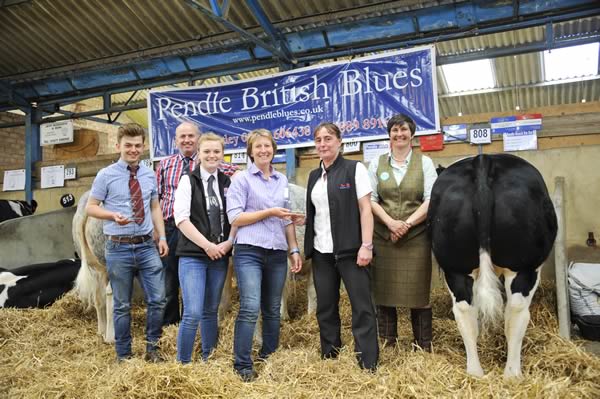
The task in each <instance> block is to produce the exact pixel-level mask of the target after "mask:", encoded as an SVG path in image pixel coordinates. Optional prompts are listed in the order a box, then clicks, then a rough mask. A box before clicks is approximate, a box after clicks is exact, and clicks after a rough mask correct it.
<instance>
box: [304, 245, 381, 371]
mask: <svg viewBox="0 0 600 399" xmlns="http://www.w3.org/2000/svg"><path fill="white" fill-rule="evenodd" d="M312 259H313V261H312V264H313V278H314V282H315V290H316V291H317V321H318V322H319V330H320V331H319V333H320V338H321V355H322V356H323V357H324V358H328V357H336V356H337V353H338V351H339V348H340V347H341V346H342V338H341V322H340V311H339V301H340V281H341V280H343V281H344V286H345V287H346V291H347V292H348V297H349V298H350V305H351V307H352V335H353V336H354V351H355V352H356V357H357V359H358V363H359V365H360V366H361V367H363V368H367V369H374V368H375V367H376V366H377V361H378V359H379V344H378V342H377V321H376V318H375V308H374V306H373V303H372V301H371V290H370V280H371V277H370V274H369V268H368V267H359V266H358V265H357V264H356V258H354V257H352V258H344V259H338V260H337V261H336V259H335V257H334V255H333V254H322V253H320V252H319V251H316V250H315V251H314V254H313V258H312Z"/></svg>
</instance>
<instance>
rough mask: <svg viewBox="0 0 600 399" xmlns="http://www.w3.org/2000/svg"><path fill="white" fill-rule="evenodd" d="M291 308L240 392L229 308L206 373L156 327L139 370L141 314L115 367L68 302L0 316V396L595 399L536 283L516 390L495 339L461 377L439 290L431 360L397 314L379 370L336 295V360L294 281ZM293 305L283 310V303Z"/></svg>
mask: <svg viewBox="0 0 600 399" xmlns="http://www.w3.org/2000/svg"><path fill="white" fill-rule="evenodd" d="M296 284H298V286H297V287H296V291H295V292H296V297H295V299H298V303H296V304H295V305H294V306H293V307H292V311H291V317H292V320H291V321H290V322H287V323H284V324H283V325H282V332H281V347H280V349H279V350H278V351H277V352H276V353H275V354H273V356H272V357H271V358H270V359H269V360H268V361H267V362H266V363H264V364H259V365H257V370H258V372H259V374H260V375H259V378H258V380H257V381H255V382H253V383H249V384H245V383H242V382H241V380H240V379H239V378H238V377H237V376H236V375H235V373H234V372H233V370H232V347H233V329H234V323H235V315H236V314H237V306H238V305H237V301H235V302H234V309H233V310H232V312H230V313H229V314H227V315H226V318H225V320H224V322H223V323H222V324H221V339H220V342H219V347H218V349H217V351H216V352H215V353H214V354H213V355H212V357H211V358H210V360H209V361H208V362H206V363H204V362H202V361H199V356H196V359H195V362H193V363H192V364H191V365H186V366H182V365H179V364H177V363H176V362H175V354H176V336H177V327H175V326H171V327H168V328H166V329H165V332H164V335H163V338H162V339H161V351H162V353H163V355H164V356H165V358H166V359H167V360H168V361H167V362H166V363H162V364H148V363H145V362H144V361H143V360H142V356H143V351H144V342H143V339H144V331H143V330H144V326H145V316H144V311H143V308H136V309H135V310H134V312H133V323H132V333H133V337H134V347H133V351H134V355H135V359H133V360H131V361H128V362H125V363H122V364H117V363H115V352H114V348H113V347H112V346H110V345H106V344H104V343H102V342H101V340H100V339H99V338H98V337H97V335H96V318H95V314H94V312H91V311H90V312H86V311H84V310H83V308H82V306H81V304H80V302H79V301H78V300H77V299H76V298H75V296H74V295H73V294H67V295H66V296H65V297H63V298H62V299H61V300H59V301H58V302H56V303H55V304H54V305H53V306H52V307H50V308H48V309H35V310H14V309H2V310H0V319H1V320H2V323H1V324H0V348H1V351H2V352H1V353H2V355H0V373H1V375H2V378H1V379H0V397H10V398H37V397H45V398H48V397H49V398H54V397H59V398H114V397H119V398H198V397H226V398H230V397H244V398H261V399H264V398H275V397H277V398H279V397H294V398H312V397H338V398H341V397H344V398H346V397H350V398H352V397H361V398H364V397H380V398H407V397H408V398H411V397H414V398H425V397H427V398H431V397H436V398H437V397H477V398H479V397H492V398H496V397H497V398H504V397H515V396H518V397H561V398H562V397H567V398H568V397H577V398H597V397H600V359H599V358H598V357H595V356H594V355H591V354H589V353H586V352H584V351H583V350H582V349H581V347H580V344H581V342H577V341H575V342H569V341H565V340H563V339H562V338H560V337H559V336H558V326H557V321H556V318H555V315H554V309H555V306H556V305H555V299H554V298H555V294H554V290H553V289H552V287H551V286H548V285H542V286H541V287H540V288H539V290H538V292H537V294H536V296H535V298H534V302H533V304H532V306H531V314H532V321H531V324H530V326H529V328H528V331H527V335H526V337H525V340H524V342H523V372H524V374H525V377H524V378H523V379H522V380H516V381H504V380H503V378H502V373H503V368H504V362H505V357H506V353H505V347H506V343H505V340H504V337H503V335H502V332H501V331H499V332H494V333H492V334H488V335H487V336H486V337H484V338H483V339H482V340H481V343H480V346H479V348H480V354H481V362H482V365H483V367H484V369H485V370H486V371H487V372H488V374H486V376H484V377H483V378H481V379H476V378H472V377H470V376H468V375H467V374H466V372H465V362H466V359H465V353H464V348H463V344H462V339H461V338H460V335H459V333H458V330H457V328H456V323H455V322H454V320H452V312H451V301H450V298H449V295H448V294H447V292H446V291H444V290H437V291H435V292H434V293H433V295H432V302H433V306H434V340H433V341H434V342H433V345H434V353H432V354H428V353H424V352H421V351H418V352H412V351H411V350H410V342H411V339H412V331H411V329H410V322H409V318H408V312H407V311H401V312H400V314H399V337H400V343H399V345H398V346H397V347H386V348H382V349H381V361H380V368H379V370H378V371H377V372H376V373H374V374H371V373H368V372H366V371H363V370H360V369H359V368H358V366H357V364H356V359H355V356H354V353H352V348H353V342H352V335H351V331H350V306H349V302H348V299H347V297H346V296H345V295H344V296H343V297H342V303H341V313H342V322H343V330H342V333H343V341H344V343H345V344H346V347H345V348H344V349H343V350H342V352H341V354H340V356H339V358H338V359H337V360H325V361H322V360H321V359H320V357H319V337H318V332H319V330H318V326H317V322H316V319H315V317H314V315H312V316H308V315H306V314H305V311H306V301H305V300H304V302H302V298H305V297H306V296H305V292H306V287H305V284H306V283H305V282H304V281H300V282H297V283H296ZM292 303H293V300H292Z"/></svg>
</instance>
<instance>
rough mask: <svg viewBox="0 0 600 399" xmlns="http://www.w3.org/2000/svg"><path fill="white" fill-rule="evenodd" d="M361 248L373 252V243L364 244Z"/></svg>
mask: <svg viewBox="0 0 600 399" xmlns="http://www.w3.org/2000/svg"><path fill="white" fill-rule="evenodd" d="M361 247H363V248H367V249H368V250H369V251H372V250H373V243H372V242H363V243H362V244H361Z"/></svg>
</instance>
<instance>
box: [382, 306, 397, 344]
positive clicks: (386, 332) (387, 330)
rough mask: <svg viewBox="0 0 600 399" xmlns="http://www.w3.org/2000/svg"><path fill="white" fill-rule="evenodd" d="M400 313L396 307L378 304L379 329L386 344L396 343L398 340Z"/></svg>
mask: <svg viewBox="0 0 600 399" xmlns="http://www.w3.org/2000/svg"><path fill="white" fill-rule="evenodd" d="M397 325H398V315H397V313H396V308H394V307H390V306H377V331H378V332H379V338H381V339H382V340H383V344H384V345H385V346H388V345H396V342H397V341H398V329H397Z"/></svg>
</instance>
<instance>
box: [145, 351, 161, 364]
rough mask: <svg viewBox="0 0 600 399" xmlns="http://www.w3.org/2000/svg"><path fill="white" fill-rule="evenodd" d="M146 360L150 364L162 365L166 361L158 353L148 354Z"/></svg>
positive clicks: (151, 352)
mask: <svg viewBox="0 0 600 399" xmlns="http://www.w3.org/2000/svg"><path fill="white" fill-rule="evenodd" d="M144 360H145V361H147V362H149V363H162V362H164V361H165V359H163V357H162V356H161V355H160V353H158V351H150V352H146V356H144Z"/></svg>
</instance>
